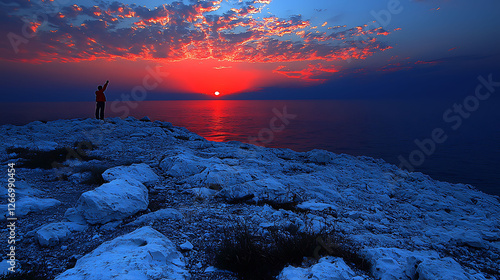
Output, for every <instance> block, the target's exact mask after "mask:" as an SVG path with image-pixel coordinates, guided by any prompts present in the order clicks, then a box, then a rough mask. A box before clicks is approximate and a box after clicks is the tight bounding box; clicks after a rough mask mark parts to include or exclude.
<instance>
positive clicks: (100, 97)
mask: <svg viewBox="0 0 500 280" xmlns="http://www.w3.org/2000/svg"><path fill="white" fill-rule="evenodd" d="M108 84H109V81H106V83H105V84H104V87H102V86H98V87H97V89H98V90H97V91H96V92H95V102H96V107H95V118H96V119H98V120H99V119H101V120H104V107H105V106H106V95H104V91H105V90H106V88H107V87H108Z"/></svg>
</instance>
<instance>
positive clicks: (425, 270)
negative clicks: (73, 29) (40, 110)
mask: <svg viewBox="0 0 500 280" xmlns="http://www.w3.org/2000/svg"><path fill="white" fill-rule="evenodd" d="M0 130H1V131H2V138H3V139H2V141H1V144H0V149H2V163H3V164H4V166H7V165H8V164H9V163H15V169H16V171H15V176H16V211H15V215H16V218H18V220H17V229H18V230H17V234H18V235H17V237H16V248H17V251H16V258H17V259H16V261H17V266H18V267H17V271H20V272H22V273H32V274H33V273H37V275H39V276H38V277H44V278H39V279H54V278H55V279H57V280H63V279H65V280H67V279H238V272H236V271H228V268H227V267H226V268H221V267H217V265H218V264H220V262H217V261H215V260H214V259H215V258H217V254H218V253H217V252H214V251H216V249H214V248H220V245H221V244H222V243H224V240H225V234H227V231H228V228H229V229H232V228H237V227H238V226H240V225H241V224H244V225H245V227H246V228H247V230H248V231H249V232H251V235H252V236H254V237H256V236H261V237H262V238H263V239H262V240H267V239H266V238H267V237H268V236H274V235H275V234H276V233H279V234H284V235H292V232H293V234H294V235H297V234H299V233H307V234H310V236H311V237H312V236H314V237H318V236H320V234H322V236H323V237H325V236H329V235H332V234H335V240H338V239H339V238H341V240H345V244H344V245H345V246H347V245H348V246H347V247H349V248H351V249H352V250H351V251H353V252H354V253H355V256H356V258H357V259H361V260H363V262H366V264H367V265H366V266H365V267H360V266H356V264H355V262H353V261H352V260H351V259H347V258H345V257H344V255H338V254H337V255H335V253H332V252H333V251H335V250H333V249H332V248H331V246H330V247H328V246H329V245H328V244H326V245H325V243H324V242H323V243H322V242H318V240H325V238H323V239H317V240H313V242H311V243H312V244H315V246H316V248H313V249H314V250H315V251H317V252H320V253H318V254H317V255H316V256H306V255H304V256H303V257H304V258H303V259H304V261H303V262H302V263H300V264H293V265H285V267H284V268H282V269H281V270H280V271H278V272H279V273H277V275H278V279H282V280H285V279H356V280H359V279H384V280H385V279H420V280H425V279H428V280H437V279H443V280H448V279H499V277H500V274H499V271H500V265H499V264H500V223H499V221H500V211H499V210H500V200H499V198H498V197H496V196H491V195H488V194H485V193H482V192H480V191H478V190H477V189H475V188H473V187H472V186H469V185H462V184H451V183H447V182H439V181H436V180H433V179H432V178H430V177H428V176H426V175H424V174H421V173H410V172H407V171H404V170H400V169H398V168H397V167H396V166H393V165H390V164H387V163H385V162H384V161H383V160H377V159H373V158H368V157H353V156H349V155H343V154H342V155H338V154H333V153H330V152H327V151H323V150H313V151H309V152H305V153H300V152H295V151H292V150H289V149H271V148H264V147H258V146H254V145H250V144H245V143H241V142H227V143H218V142H210V141H207V140H205V139H204V138H203V137H201V136H199V135H196V134H194V133H192V132H189V131H188V130H187V129H185V128H182V127H175V126H173V125H172V124H170V123H168V122H161V121H154V122H151V121H149V119H148V118H144V119H142V120H137V119H135V118H132V117H129V118H127V119H125V120H122V119H119V118H113V119H108V120H106V121H105V122H103V121H98V120H94V119H75V120H58V121H51V122H47V123H42V122H38V121H37V122H32V123H29V124H27V125H24V126H14V125H4V126H2V127H0ZM4 176H5V175H4ZM1 196H2V201H3V202H2V203H1V204H5V205H3V206H2V207H4V209H5V211H4V213H7V205H6V204H7V198H8V193H7V191H5V192H4V193H3V194H1ZM2 217H3V219H4V220H5V219H6V218H7V217H8V215H7V214H3V215H2ZM292 228H293V229H294V230H293V231H292V230H289V229H292ZM281 229H287V230H286V231H283V232H282V231H281ZM5 230H6V231H7V229H5ZM7 234H8V233H7ZM347 241H348V242H347ZM4 242H5V246H2V251H1V252H2V256H3V259H4V260H3V261H2V266H1V267H0V268H1V269H2V271H0V273H1V272H6V273H7V272H8V271H7V267H8V265H6V264H8V262H7V260H6V257H5V256H7V254H8V250H7V249H8V245H7V241H4ZM260 242H261V243H265V241H260ZM277 244H278V243H277ZM261 245H262V246H263V247H265V244H261ZM330 245H331V244H330ZM337 245H338V244H337ZM341 245H342V244H341ZM345 246H344V247H345ZM316 249H317V250H316ZM219 253H220V252H219ZM226 257H231V256H226ZM4 268H5V269H4ZM240 276H241V274H240ZM113 277H115V278H113ZM314 277H316V278H314Z"/></svg>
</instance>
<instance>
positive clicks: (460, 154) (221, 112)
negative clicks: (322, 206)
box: [0, 99, 500, 195]
mask: <svg viewBox="0 0 500 280" xmlns="http://www.w3.org/2000/svg"><path fill="white" fill-rule="evenodd" d="M460 101H461V100H460V99H458V100H452V101H435V100H433V101H432V102H430V101H425V100H420V101H330V100H326V101H325V100H311V101H303V100H300V101H299V100H281V101H267V100H266V101H224V100H215V101H146V102H141V103H138V104H137V107H136V108H133V109H131V108H129V107H128V106H126V105H125V104H119V106H117V108H118V109H119V111H118V112H116V113H113V112H112V111H113V110H112V109H111V106H110V104H111V103H110V102H108V103H107V107H106V117H116V116H122V115H123V112H124V108H129V109H130V113H129V115H131V116H134V117H137V118H141V117H143V116H149V117H150V118H151V119H152V120H163V121H168V122H171V123H173V124H174V125H176V126H183V127H186V128H188V129H189V130H191V131H193V132H196V133H198V134H200V135H202V136H203V137H205V138H206V139H208V140H213V141H229V140H238V141H242V142H252V141H253V142H256V143H258V144H260V145H264V146H267V147H286V148H290V149H293V150H296V151H308V150H311V149H325V150H329V151H332V152H335V153H346V154H351V155H355V156H359V155H365V156H370V157H374V158H382V159H384V160H386V161H387V162H389V163H393V164H398V165H399V163H400V160H399V159H398V156H403V157H405V158H406V159H408V158H409V155H410V154H411V153H412V152H413V155H414V156H415V158H414V160H413V162H416V163H418V161H415V160H420V159H419V158H418V156H417V155H423V153H420V152H414V151H415V150H418V146H417V145H416V144H415V140H420V141H422V140H424V139H427V138H430V137H431V136H432V131H433V130H434V129H436V128H441V129H443V131H444V133H445V134H446V136H447V140H446V141H445V142H444V143H442V144H436V147H435V152H434V153H432V154H430V155H429V156H427V155H425V159H424V160H423V163H422V164H421V165H420V166H418V167H416V170H417V171H421V172H423V173H426V174H428V175H430V176H432V177H433V178H435V179H438V180H443V181H449V182H456V183H467V184H472V185H474V186H476V187H477V188H479V189H481V190H482V191H484V192H487V193H490V194H496V195H500V110H498V108H499V106H498V105H499V104H500V102H498V100H496V101H491V100H490V101H483V103H481V104H480V107H479V109H478V110H477V111H474V112H472V113H471V114H470V116H469V117H468V118H463V117H459V118H458V117H457V116H458V115H457V114H455V113H453V114H451V115H450V117H454V119H453V121H451V122H446V121H445V120H444V119H443V113H444V112H445V111H446V110H447V109H449V108H452V106H453V104H454V103H455V102H457V103H459V102H460ZM94 106H95V104H94V102H61V103H0V109H1V112H0V116H1V121H0V123H2V124H6V123H11V124H26V123H28V122H31V121H34V120H46V121H50V120H55V119H61V118H63V119H69V118H82V117H93V112H94ZM283 114H285V116H282V115H283ZM292 115H293V116H292ZM280 116H281V118H279V117H280ZM457 119H460V120H461V121H462V123H461V125H459V126H458V128H457V129H456V130H453V129H452V126H453V125H458V120H457ZM273 129H274V131H273Z"/></svg>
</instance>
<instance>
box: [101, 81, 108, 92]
mask: <svg viewBox="0 0 500 280" xmlns="http://www.w3.org/2000/svg"><path fill="white" fill-rule="evenodd" d="M108 84H109V81H106V83H105V84H104V86H103V87H102V91H103V92H104V91H105V90H106V88H107V87H108Z"/></svg>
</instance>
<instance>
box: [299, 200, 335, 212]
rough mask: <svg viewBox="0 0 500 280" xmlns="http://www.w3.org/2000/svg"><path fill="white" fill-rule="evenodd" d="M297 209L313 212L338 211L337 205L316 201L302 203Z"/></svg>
mask: <svg viewBox="0 0 500 280" xmlns="http://www.w3.org/2000/svg"><path fill="white" fill-rule="evenodd" d="M297 208H299V209H302V210H313V211H324V210H326V209H332V210H336V209H337V207H336V206H335V205H332V204H328V203H321V202H316V201H314V200H309V201H306V202H302V203H301V204H299V205H297Z"/></svg>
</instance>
